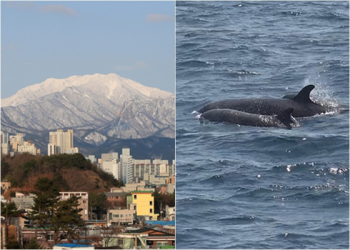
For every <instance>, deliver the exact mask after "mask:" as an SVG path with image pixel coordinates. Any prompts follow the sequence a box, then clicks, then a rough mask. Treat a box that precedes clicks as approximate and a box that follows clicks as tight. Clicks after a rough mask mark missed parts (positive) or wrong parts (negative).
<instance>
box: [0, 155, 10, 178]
mask: <svg viewBox="0 0 350 250" xmlns="http://www.w3.org/2000/svg"><path fill="white" fill-rule="evenodd" d="M9 173H10V165H9V164H8V163H7V162H6V161H4V160H2V161H1V180H4V179H5V177H6V176H7V175H8V174H9Z"/></svg>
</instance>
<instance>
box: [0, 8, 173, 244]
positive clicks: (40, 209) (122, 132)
mask: <svg viewBox="0 0 350 250" xmlns="http://www.w3.org/2000/svg"><path fill="white" fill-rule="evenodd" d="M39 248H41V249H75V248H79V249H139V248H153V249H157V248H158V249H159V248H170V249H171V248H175V2H173V1H164V2H156V1H154V2H146V1H145V2H128V1H126V2H119V1H117V2H99V1H95V2H94V1H91V2H90V1H89V2H81V1H63V2H51V1H47V2H43V1H40V2H39V1H32V2H16V1H8V2H3V1H2V2H1V249H39Z"/></svg>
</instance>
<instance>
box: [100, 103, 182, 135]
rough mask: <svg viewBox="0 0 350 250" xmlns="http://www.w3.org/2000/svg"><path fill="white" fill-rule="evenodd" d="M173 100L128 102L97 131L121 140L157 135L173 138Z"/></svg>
mask: <svg viewBox="0 0 350 250" xmlns="http://www.w3.org/2000/svg"><path fill="white" fill-rule="evenodd" d="M174 106H175V98H174V97H172V98H167V99H156V100H154V101H150V102H143V101H140V100H134V101H128V102H125V103H124V104H123V106H122V107H121V108H120V109H119V110H118V111H117V113H116V114H117V117H116V118H115V119H114V120H113V121H111V122H110V123H108V124H106V125H105V126H104V127H102V128H100V129H99V131H100V132H102V133H104V134H106V135H108V136H111V137H118V138H123V139H136V138H145V137H147V136H151V135H155V134H157V133H158V135H161V136H164V137H170V138H174V136H175V108H174Z"/></svg>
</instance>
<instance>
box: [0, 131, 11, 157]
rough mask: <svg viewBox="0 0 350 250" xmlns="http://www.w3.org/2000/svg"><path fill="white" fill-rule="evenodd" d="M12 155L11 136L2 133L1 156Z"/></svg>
mask: <svg viewBox="0 0 350 250" xmlns="http://www.w3.org/2000/svg"><path fill="white" fill-rule="evenodd" d="M9 153H10V139H9V134H8V133H4V132H2V131H1V154H4V155H8V154H9Z"/></svg>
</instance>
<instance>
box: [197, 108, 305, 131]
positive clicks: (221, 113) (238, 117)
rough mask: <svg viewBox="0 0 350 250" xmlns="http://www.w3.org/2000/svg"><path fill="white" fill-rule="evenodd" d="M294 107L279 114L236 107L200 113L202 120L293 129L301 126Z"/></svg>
mask: <svg viewBox="0 0 350 250" xmlns="http://www.w3.org/2000/svg"><path fill="white" fill-rule="evenodd" d="M293 111H294V109H293V108H287V109H285V110H283V111H282V112H280V114H278V115H258V114H251V113H246V112H242V111H238V110H234V109H211V110H208V111H206V112H204V113H203V114H200V115H199V119H200V121H201V122H204V121H205V120H207V121H211V122H224V123H230V124H239V125H246V126H254V127H284V128H288V129H291V128H292V127H296V126H299V123H298V122H297V121H296V120H295V118H294V117H293V116H292V113H293Z"/></svg>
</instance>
